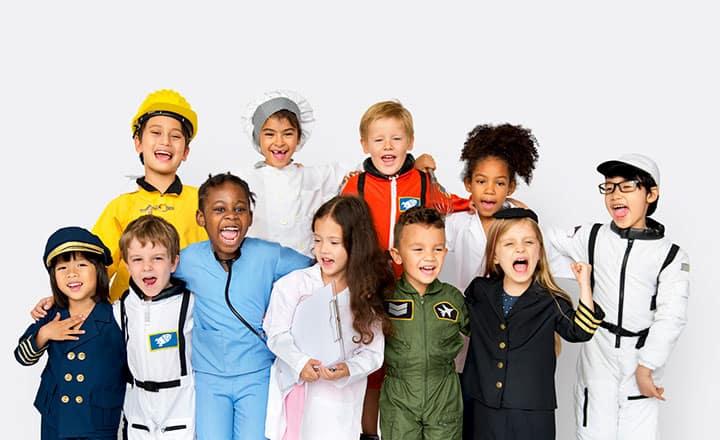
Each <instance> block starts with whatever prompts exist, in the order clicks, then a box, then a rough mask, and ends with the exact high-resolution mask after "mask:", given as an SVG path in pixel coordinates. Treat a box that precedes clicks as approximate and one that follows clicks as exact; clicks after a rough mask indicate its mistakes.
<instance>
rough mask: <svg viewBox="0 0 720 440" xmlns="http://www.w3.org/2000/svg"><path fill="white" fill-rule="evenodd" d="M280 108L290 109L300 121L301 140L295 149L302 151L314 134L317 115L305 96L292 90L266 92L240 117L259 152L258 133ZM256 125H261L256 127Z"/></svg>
mask: <svg viewBox="0 0 720 440" xmlns="http://www.w3.org/2000/svg"><path fill="white" fill-rule="evenodd" d="M279 110H289V111H291V112H293V113H295V116H297V118H298V122H300V132H301V133H300V142H298V145H297V148H296V150H295V151H300V149H301V148H302V147H303V145H305V142H307V140H308V139H309V138H310V135H311V134H312V123H313V122H315V117H314V115H313V109H312V107H310V103H308V102H307V100H306V99H305V98H303V97H302V96H300V95H299V94H297V93H295V92H293V91H291V90H273V91H270V92H265V93H264V94H263V95H262V96H261V97H260V98H258V99H256V100H255V101H253V102H251V103H250V104H249V105H248V107H247V109H246V110H245V114H243V116H242V117H241V118H240V123H241V125H242V127H243V129H244V130H245V133H247V135H248V136H250V141H251V142H252V144H253V146H254V147H255V150H257V152H258V153H260V152H261V151H260V143H259V141H258V139H257V134H258V132H259V131H260V128H261V126H262V125H263V124H264V123H265V121H266V120H267V117H269V116H270V114H272V113H274V112H276V111H279ZM260 119H262V121H260ZM256 125H259V126H258V127H256Z"/></svg>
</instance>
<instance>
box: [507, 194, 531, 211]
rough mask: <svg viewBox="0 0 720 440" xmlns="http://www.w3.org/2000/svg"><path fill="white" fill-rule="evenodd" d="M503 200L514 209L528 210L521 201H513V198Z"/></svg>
mask: <svg viewBox="0 0 720 440" xmlns="http://www.w3.org/2000/svg"><path fill="white" fill-rule="evenodd" d="M505 200H507V201H508V202H510V203H511V204H512V205H513V206H514V207H516V208H523V209H528V205H526V204H525V203H523V202H521V201H520V200H518V199H513V198H511V197H508V198H507V199H505Z"/></svg>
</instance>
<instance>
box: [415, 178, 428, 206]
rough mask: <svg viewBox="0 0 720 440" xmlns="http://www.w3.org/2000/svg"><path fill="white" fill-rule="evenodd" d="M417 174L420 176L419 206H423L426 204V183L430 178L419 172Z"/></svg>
mask: <svg viewBox="0 0 720 440" xmlns="http://www.w3.org/2000/svg"><path fill="white" fill-rule="evenodd" d="M417 172H418V173H419V174H420V206H425V204H426V202H427V184H428V182H427V181H428V179H429V178H430V176H428V175H427V174H426V173H424V172H422V171H420V170H417Z"/></svg>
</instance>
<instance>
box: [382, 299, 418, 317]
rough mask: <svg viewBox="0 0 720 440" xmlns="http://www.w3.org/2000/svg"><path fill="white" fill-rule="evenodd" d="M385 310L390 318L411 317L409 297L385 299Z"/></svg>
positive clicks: (411, 309) (411, 303)
mask: <svg viewBox="0 0 720 440" xmlns="http://www.w3.org/2000/svg"><path fill="white" fill-rule="evenodd" d="M385 311H386V312H387V314H388V316H389V317H390V319H405V320H411V319H413V302H412V300H410V299H396V300H389V301H385Z"/></svg>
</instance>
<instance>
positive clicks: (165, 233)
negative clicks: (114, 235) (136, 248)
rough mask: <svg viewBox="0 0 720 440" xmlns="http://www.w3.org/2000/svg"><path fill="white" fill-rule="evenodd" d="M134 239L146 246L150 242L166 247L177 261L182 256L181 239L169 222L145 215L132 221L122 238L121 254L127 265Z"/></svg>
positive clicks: (171, 256) (169, 254)
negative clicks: (128, 252)
mask: <svg viewBox="0 0 720 440" xmlns="http://www.w3.org/2000/svg"><path fill="white" fill-rule="evenodd" d="M133 239H135V240H137V241H138V242H140V245H141V246H145V244H146V243H148V242H150V243H152V244H153V246H155V245H158V244H160V245H162V246H165V249H167V251H168V256H169V257H170V258H171V259H175V257H177V256H178V255H179V254H180V237H179V236H178V233H177V230H176V229H175V227H174V226H173V225H171V224H170V223H168V222H167V220H165V219H163V218H160V217H157V216H154V215H143V216H141V217H138V218H136V219H135V220H133V221H131V222H130V224H128V225H127V227H126V228H125V230H124V231H123V233H122V235H121V236H120V252H122V258H123V260H125V262H126V263H127V257H128V254H127V251H128V248H129V247H130V242H132V241H133Z"/></svg>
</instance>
